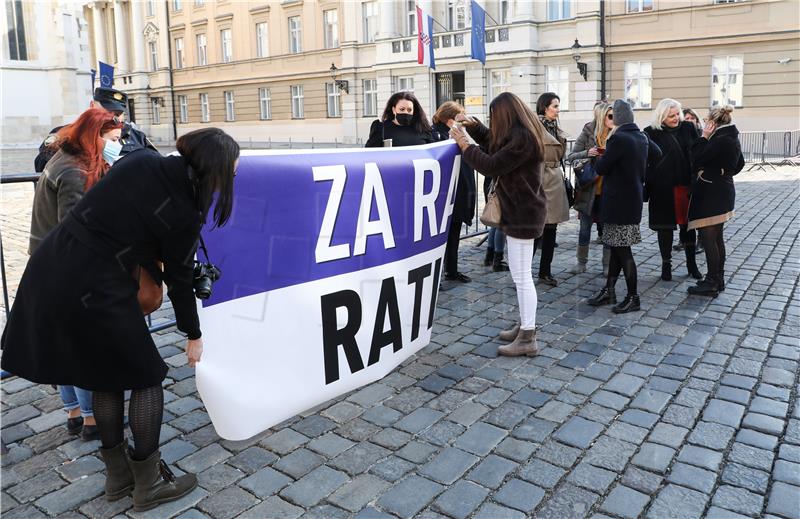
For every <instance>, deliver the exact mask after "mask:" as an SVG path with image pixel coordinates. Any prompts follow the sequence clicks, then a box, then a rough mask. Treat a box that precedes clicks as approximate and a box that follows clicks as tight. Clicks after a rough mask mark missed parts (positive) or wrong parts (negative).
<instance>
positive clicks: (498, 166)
mask: <svg viewBox="0 0 800 519" xmlns="http://www.w3.org/2000/svg"><path fill="white" fill-rule="evenodd" d="M489 114H490V127H489V128H486V126H484V125H483V124H481V123H480V121H478V120H477V119H474V118H466V117H464V116H463V115H459V116H458V117H457V118H456V120H457V121H460V122H462V123H463V125H464V127H465V128H466V129H467V131H468V132H469V134H470V135H471V136H472V138H473V139H475V142H477V143H478V144H479V145H481V146H483V147H485V148H486V149H487V150H488V153H487V152H484V151H482V150H481V148H479V147H478V146H476V145H474V144H472V145H471V144H470V143H469V141H468V140H467V136H466V135H465V134H464V132H463V131H462V130H461V129H460V128H459V127H457V126H456V127H453V129H451V130H450V135H451V136H452V137H453V138H454V139H455V140H456V142H457V143H458V146H459V147H460V148H461V151H462V154H463V159H464V161H465V162H466V163H467V164H469V165H470V166H472V167H473V168H475V169H477V170H478V171H480V172H482V173H483V174H484V175H487V176H490V177H493V178H494V179H495V192H496V193H497V198H498V200H499V202H500V208H501V219H500V228H501V230H502V231H503V232H504V233H505V234H506V236H507V238H508V264H509V267H510V270H511V277H512V278H513V280H514V284H515V285H516V289H517V300H518V302H519V314H520V321H519V323H518V324H516V325H515V326H514V327H513V328H511V329H510V330H506V331H504V332H502V333H501V334H500V339H501V340H506V341H513V342H512V343H511V344H508V345H504V346H500V348H498V353H499V354H500V355H505V356H509V357H516V356H520V355H527V356H529V357H532V356H534V355H536V354H537V353H538V352H539V348H538V346H537V344H536V305H537V297H536V287H535V286H534V284H533V276H532V275H531V262H532V261H533V243H534V240H535V239H536V238H539V237H540V236H541V235H542V231H543V229H544V222H545V216H546V212H547V208H546V204H547V200H546V198H545V193H544V188H543V187H542V168H543V166H544V138H545V129H544V127H543V126H542V123H541V122H540V121H539V119H538V118H537V117H536V115H535V114H534V113H533V112H532V111H531V110H530V109H529V108H528V107H527V106H526V105H525V103H523V102H522V100H521V99H520V98H519V97H517V96H516V95H514V94H512V93H510V92H504V93H502V94H500V95H499V96H497V97H496V98H494V100H492V103H491V104H490V105H489Z"/></svg>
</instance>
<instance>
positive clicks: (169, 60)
mask: <svg viewBox="0 0 800 519" xmlns="http://www.w3.org/2000/svg"><path fill="white" fill-rule="evenodd" d="M601 1H602V0H601ZM164 5H165V6H166V8H167V64H168V65H169V97H170V104H171V105H172V138H173V140H175V141H177V140H178V120H177V119H176V117H175V86H174V82H173V69H172V38H171V37H170V34H169V0H164Z"/></svg>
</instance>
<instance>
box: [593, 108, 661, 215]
mask: <svg viewBox="0 0 800 519" xmlns="http://www.w3.org/2000/svg"><path fill="white" fill-rule="evenodd" d="M648 158H649V159H650V160H651V161H653V160H656V161H657V160H659V159H660V158H661V150H660V149H659V147H658V146H657V145H656V144H655V143H654V142H652V141H650V140H649V139H648V138H647V136H646V135H645V134H644V133H642V132H641V131H639V127H638V126H636V124H635V123H628V124H623V125H622V126H619V127H617V129H616V130H615V131H614V133H613V134H612V135H611V136H610V137H609V138H608V141H606V152H605V154H604V155H603V156H602V157H600V159H599V160H598V161H597V164H596V169H597V174H598V175H601V176H602V177H603V197H602V202H601V205H600V211H601V214H602V221H603V223H604V224H606V223H611V224H617V225H633V224H639V223H641V221H642V204H643V186H644V177H645V172H646V171H647V162H648Z"/></svg>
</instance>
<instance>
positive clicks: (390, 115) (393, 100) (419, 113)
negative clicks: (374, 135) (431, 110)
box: [381, 92, 431, 133]
mask: <svg viewBox="0 0 800 519" xmlns="http://www.w3.org/2000/svg"><path fill="white" fill-rule="evenodd" d="M402 99H405V100H406V101H411V103H412V104H413V105H414V117H413V118H412V119H411V126H412V127H413V128H414V131H416V132H417V133H430V131H431V123H429V122H428V116H427V115H425V110H423V109H422V105H421V104H419V100H418V99H417V96H415V95H414V94H412V93H411V92H397V93H396V94H394V95H393V96H392V97H390V98H389V101H387V102H386V108H384V109H383V115H381V121H383V122H387V121H392V120H394V112H392V108H394V105H396V104H397V103H398V101H400V100H402Z"/></svg>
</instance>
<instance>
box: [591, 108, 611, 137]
mask: <svg viewBox="0 0 800 519" xmlns="http://www.w3.org/2000/svg"><path fill="white" fill-rule="evenodd" d="M611 109H612V106H611V105H610V104H608V103H604V102H600V103H597V104H596V105H594V140H595V142H598V143H599V139H600V136H601V135H602V134H604V133H608V128H606V116H607V115H608V112H610V111H611Z"/></svg>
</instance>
